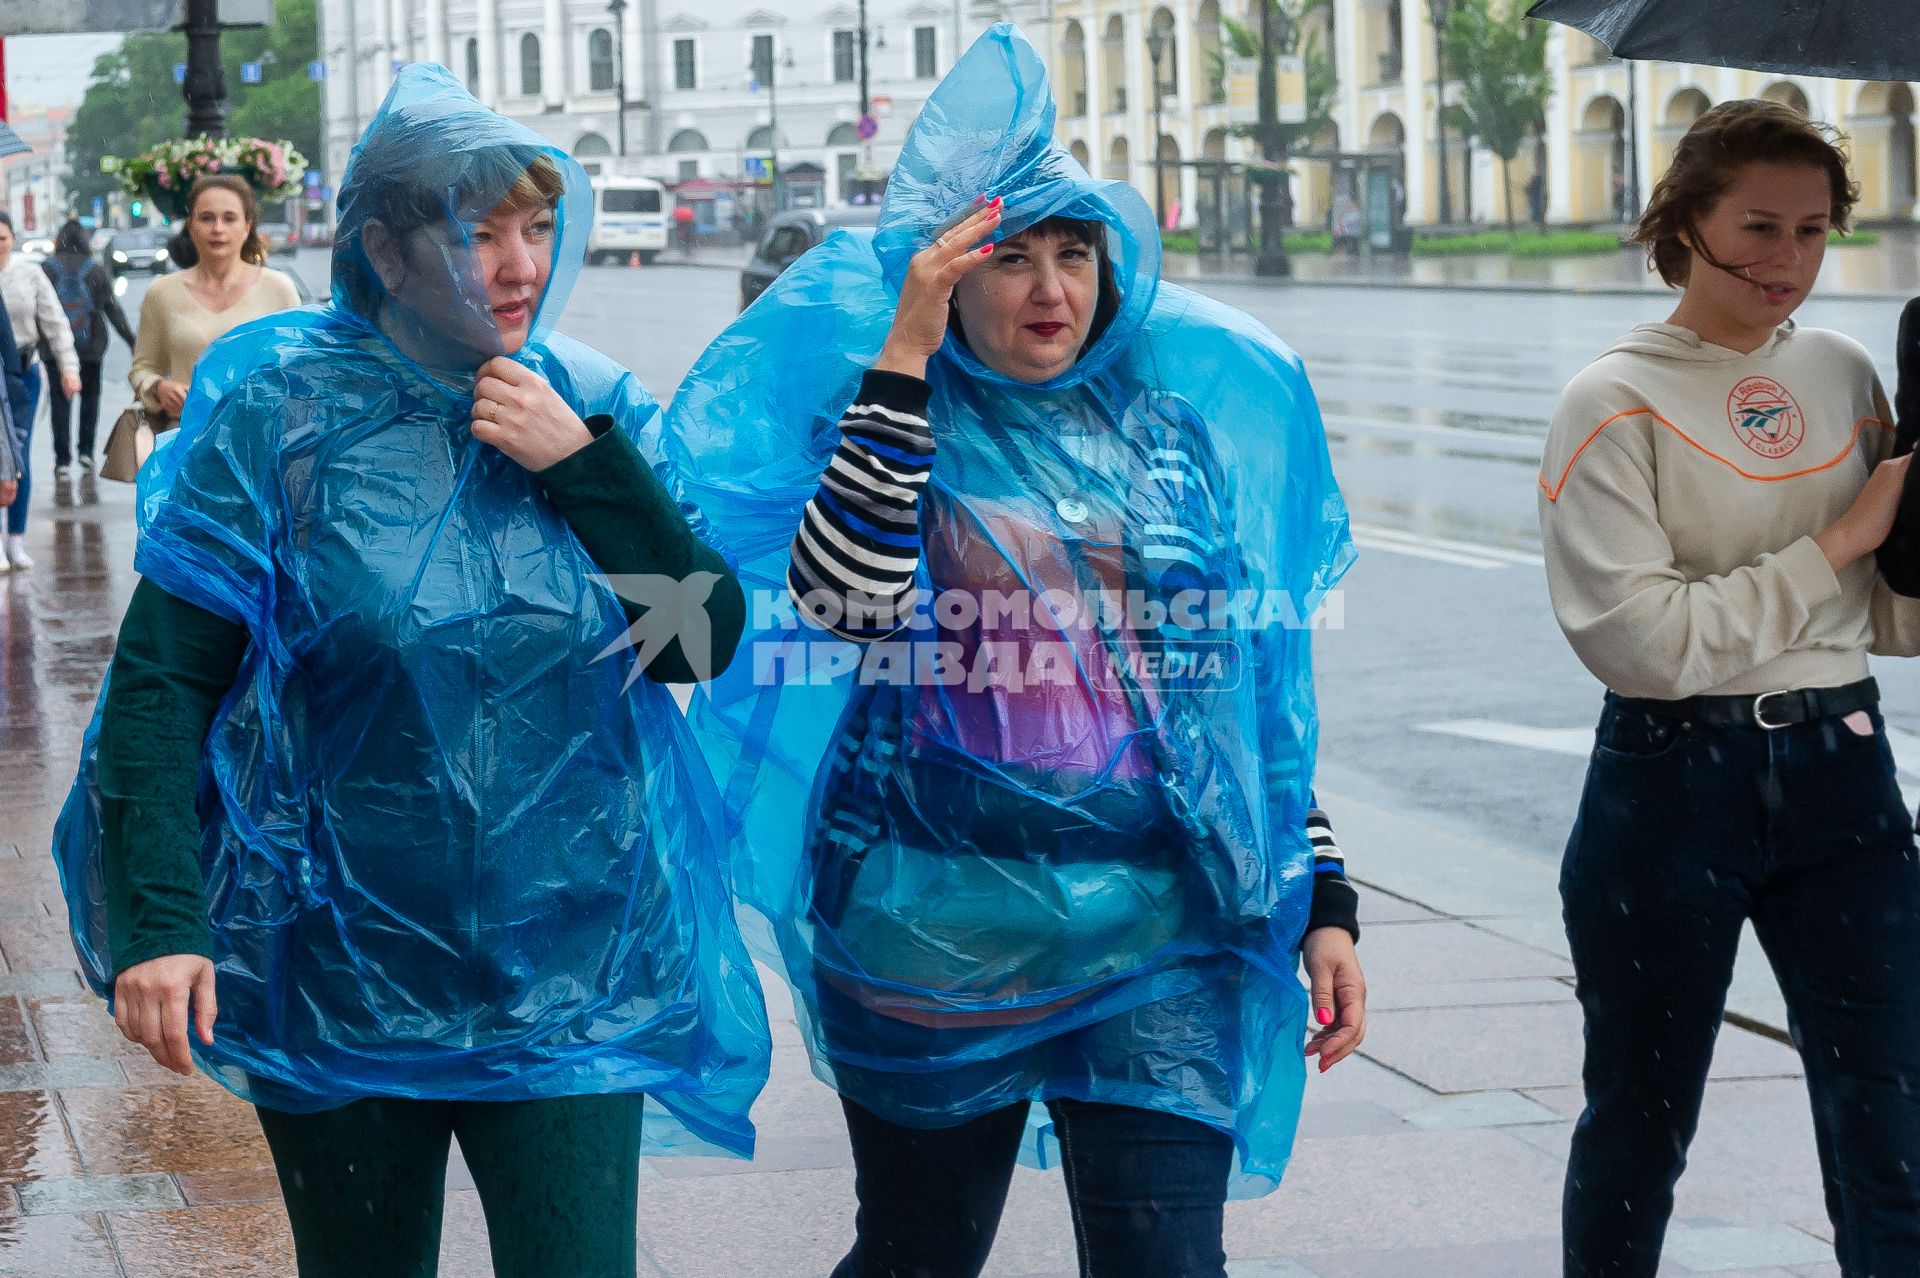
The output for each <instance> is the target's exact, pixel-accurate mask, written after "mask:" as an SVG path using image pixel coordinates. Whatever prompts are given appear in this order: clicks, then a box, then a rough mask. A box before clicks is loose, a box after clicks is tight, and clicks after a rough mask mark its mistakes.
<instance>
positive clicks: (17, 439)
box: [0, 324, 30, 572]
mask: <svg viewBox="0 0 1920 1278" xmlns="http://www.w3.org/2000/svg"><path fill="white" fill-rule="evenodd" d="M0 369H4V370H5V382H6V393H5V395H3V396H0V507H5V506H7V505H8V504H10V503H11V502H12V501H13V499H14V498H15V497H16V496H18V495H19V492H20V472H21V469H22V463H21V461H20V457H21V454H22V452H23V451H24V449H25V445H24V443H23V439H24V436H23V435H22V433H21V431H20V430H19V428H18V427H17V426H16V425H15V423H17V422H21V421H25V420H26V419H27V413H28V411H29V409H30V405H29V403H28V400H27V388H26V383H25V382H24V381H22V380H21V376H20V351H19V348H18V347H16V346H15V345H14V344H13V326H12V325H11V324H0ZM10 571H12V569H11V567H10V566H9V565H8V563H7V561H6V558H5V556H0V572H10Z"/></svg>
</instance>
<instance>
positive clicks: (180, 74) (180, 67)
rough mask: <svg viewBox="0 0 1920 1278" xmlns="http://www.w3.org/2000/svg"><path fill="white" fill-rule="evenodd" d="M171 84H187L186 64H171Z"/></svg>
mask: <svg viewBox="0 0 1920 1278" xmlns="http://www.w3.org/2000/svg"><path fill="white" fill-rule="evenodd" d="M173 82H174V83H175V84H185V83H186V82H187V64H186V63H184V62H176V63H174V64H173Z"/></svg>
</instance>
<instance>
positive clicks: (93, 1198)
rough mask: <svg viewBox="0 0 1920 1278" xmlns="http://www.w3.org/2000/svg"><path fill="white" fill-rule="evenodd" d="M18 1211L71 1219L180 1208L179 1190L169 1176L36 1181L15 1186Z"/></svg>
mask: <svg viewBox="0 0 1920 1278" xmlns="http://www.w3.org/2000/svg"><path fill="white" fill-rule="evenodd" d="M15 1188H16V1189H17V1190H18V1192H19V1194H20V1210H21V1211H23V1212H24V1213H25V1214H27V1215H29V1216H70V1215H73V1214H75V1213H78V1212H91V1211H99V1212H115V1211H144V1210H146V1209H147V1208H149V1207H183V1206H185V1205H186V1200H185V1199H183V1198H182V1197H181V1196H180V1187H179V1186H178V1185H176V1184H174V1183H173V1178H172V1177H171V1176H161V1175H157V1174H155V1173H152V1172H148V1173H144V1174H142V1175H137V1176H88V1177H84V1178H82V1179H78V1180H38V1181H32V1182H30V1183H28V1184H24V1185H17V1186H15Z"/></svg>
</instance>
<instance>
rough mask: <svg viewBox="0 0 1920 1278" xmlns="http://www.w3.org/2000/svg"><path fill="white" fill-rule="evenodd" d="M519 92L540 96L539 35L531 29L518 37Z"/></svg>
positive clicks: (533, 96)
mask: <svg viewBox="0 0 1920 1278" xmlns="http://www.w3.org/2000/svg"><path fill="white" fill-rule="evenodd" d="M520 93H521V96H523V97H529V98H537V97H539V96H540V37H539V36H537V35H535V34H533V32H531V31H529V32H527V34H525V35H523V36H521V37H520Z"/></svg>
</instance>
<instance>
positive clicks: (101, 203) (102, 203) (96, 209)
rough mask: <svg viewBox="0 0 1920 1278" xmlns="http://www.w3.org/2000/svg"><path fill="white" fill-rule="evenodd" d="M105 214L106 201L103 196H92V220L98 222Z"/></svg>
mask: <svg viewBox="0 0 1920 1278" xmlns="http://www.w3.org/2000/svg"><path fill="white" fill-rule="evenodd" d="M106 215H107V201H106V198H105V197H104V196H99V195H96V196H94V197H93V220H94V221H96V222H98V221H99V220H100V219H101V218H103V217H105V216H106Z"/></svg>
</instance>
